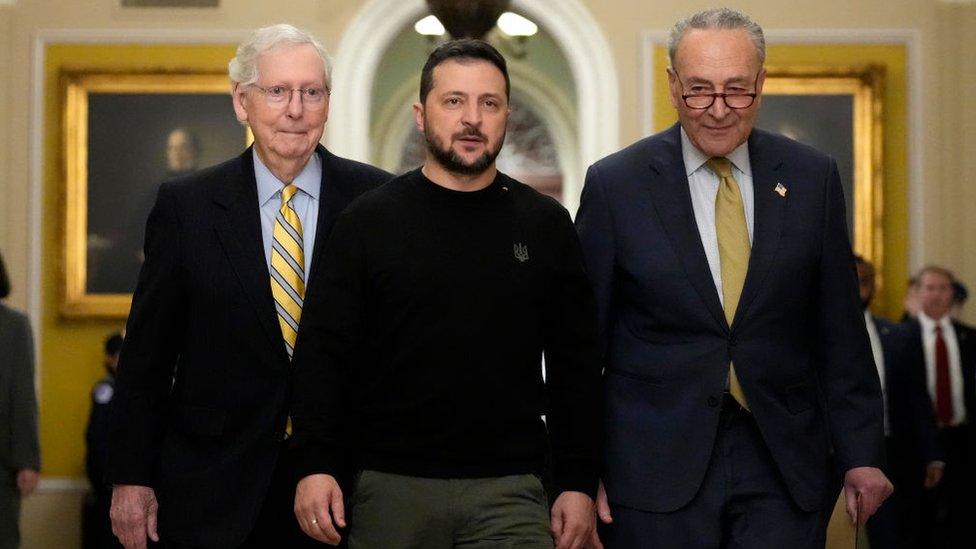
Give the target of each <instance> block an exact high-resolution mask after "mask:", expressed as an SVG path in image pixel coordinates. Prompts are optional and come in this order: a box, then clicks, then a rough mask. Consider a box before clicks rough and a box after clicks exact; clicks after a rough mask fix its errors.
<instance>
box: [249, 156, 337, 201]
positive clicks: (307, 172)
mask: <svg viewBox="0 0 976 549" xmlns="http://www.w3.org/2000/svg"><path fill="white" fill-rule="evenodd" d="M252 156H254V178H255V179H256V180H257V183H258V204H261V205H264V204H267V203H268V201H269V200H271V199H272V198H274V197H275V195H277V194H278V192H279V191H281V189H282V188H284V186H285V183H284V182H283V181H281V180H280V179H278V178H277V177H275V175H274V174H273V173H271V170H270V169H268V167H267V166H265V164H264V162H262V161H261V157H260V156H259V155H258V152H257V151H254V154H253V155H252ZM292 183H294V185H295V186H296V187H298V189H299V190H301V191H302V192H304V193H305V194H307V195H308V196H310V197H312V198H313V199H315V200H318V198H319V191H320V189H321V186H322V159H321V158H320V157H319V155H318V153H312V156H311V157H310V158H309V159H308V162H307V163H306V164H305V167H304V168H303V169H302V171H301V173H299V174H298V177H296V178H295V180H294V181H292Z"/></svg>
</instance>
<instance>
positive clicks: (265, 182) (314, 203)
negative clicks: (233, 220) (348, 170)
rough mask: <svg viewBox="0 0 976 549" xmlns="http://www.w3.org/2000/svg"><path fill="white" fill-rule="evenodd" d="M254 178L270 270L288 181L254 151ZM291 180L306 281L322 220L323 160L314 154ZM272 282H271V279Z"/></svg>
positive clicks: (263, 240)
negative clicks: (272, 169)
mask: <svg viewBox="0 0 976 549" xmlns="http://www.w3.org/2000/svg"><path fill="white" fill-rule="evenodd" d="M253 156H254V178H255V179H257V183H258V204H259V205H260V206H261V240H262V242H263V243H264V260H265V261H266V262H267V264H268V272H271V243H272V242H274V225H275V216H277V215H278V210H279V209H281V189H283V188H285V183H284V182H282V181H281V180H280V179H278V178H277V177H275V175H274V174H273V173H271V170H269V169H268V167H267V166H265V165H264V162H261V158H260V157H258V153H257V151H254V155H253ZM292 183H294V184H295V186H296V187H298V192H297V193H295V196H293V197H292V199H291V205H292V207H293V208H294V209H295V213H297V214H298V218H299V219H300V220H301V222H302V250H303V251H304V253H305V265H304V267H305V278H306V279H305V282H308V272H309V270H310V269H311V267H312V250H313V249H314V247H315V229H316V225H317V224H318V219H319V191H320V188H321V186H322V159H321V158H319V155H318V154H316V153H314V152H313V153H312V156H311V158H309V159H308V163H307V164H305V168H304V169H303V170H302V172H301V173H300V174H298V176H297V177H296V178H295V180H294V181H292ZM269 284H270V282H269Z"/></svg>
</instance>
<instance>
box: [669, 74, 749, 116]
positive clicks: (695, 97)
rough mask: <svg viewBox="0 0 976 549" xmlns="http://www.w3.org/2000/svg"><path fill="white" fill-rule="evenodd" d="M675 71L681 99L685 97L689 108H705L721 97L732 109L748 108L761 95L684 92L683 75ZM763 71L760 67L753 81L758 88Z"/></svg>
mask: <svg viewBox="0 0 976 549" xmlns="http://www.w3.org/2000/svg"><path fill="white" fill-rule="evenodd" d="M671 70H672V71H674V76H675V78H677V79H678V84H679V85H681V91H682V94H681V99H684V101H685V105H687V106H688V108H689V109H698V110H705V109H707V108H709V107H711V106H712V104H713V103H715V99H716V98H718V97H721V98H722V100H723V101H725V106H726V107H728V108H730V109H746V108H749V107H751V106H752V104H753V103H755V102H756V96H757V95H759V94H757V93H756V92H752V93H684V91H685V85H684V83H683V82H681V77H680V76H678V71H677V70H675V69H671ZM760 73H762V70H761V69H760V71H759V72H757V73H756V81H755V82H754V83H753V85H752V88H753V89H756V88H757V87H758V86H759V74H760Z"/></svg>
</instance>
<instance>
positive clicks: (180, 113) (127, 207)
mask: <svg viewBox="0 0 976 549" xmlns="http://www.w3.org/2000/svg"><path fill="white" fill-rule="evenodd" d="M61 89H62V106H63V111H62V117H63V118H62V125H63V139H64V149H63V150H64V153H63V167H64V187H63V189H64V192H63V217H62V220H63V233H62V234H63V237H62V248H63V249H62V253H61V256H62V260H63V263H62V273H61V275H62V276H61V279H62V292H61V297H62V299H61V306H60V311H61V314H62V315H63V316H65V317H69V318H104V319H124V318H125V317H126V316H127V315H128V312H129V307H130V306H131V303H132V293H131V291H132V289H134V287H135V282H136V280H135V278H137V273H138V266H139V264H141V259H139V258H138V257H137V255H138V254H139V253H141V245H142V242H141V238H136V235H137V234H138V235H140V236H141V233H142V228H143V227H144V223H145V216H146V214H147V213H148V210H149V208H150V207H151V204H152V201H153V200H154V197H155V190H156V189H157V188H158V185H159V184H160V183H162V181H164V180H165V179H167V178H169V177H172V176H173V175H174V174H175V173H178V172H172V171H167V170H169V169H170V166H171V165H172V164H171V162H170V160H169V159H168V158H167V154H168V153H167V152H166V148H167V141H168V139H169V138H170V137H172V135H170V134H171V133H173V132H176V131H184V132H185V133H187V134H189V135H192V136H193V139H192V143H193V145H194V146H193V149H195V151H196V154H197V155H198V156H199V157H200V158H199V159H198V160H197V161H195V162H194V163H193V167H192V169H197V168H201V167H204V166H206V165H211V164H216V163H218V162H221V161H223V160H226V159H228V158H230V157H232V156H234V155H236V154H240V152H241V150H242V149H243V146H245V145H246V144H247V143H248V142H249V141H250V138H249V132H248V131H247V130H246V129H245V128H244V127H243V126H241V125H240V123H239V122H238V121H237V120H236V118H235V116H234V113H233V110H232V107H231V101H230V93H229V92H230V83H229V81H228V78H227V75H226V73H223V72H70V71H66V72H64V73H62V75H61ZM165 128H170V129H169V130H168V132H164V133H160V132H161V131H163V130H165ZM201 143H202V145H201ZM157 153H158V154H157ZM194 158H196V157H194ZM160 166H163V168H162V169H160ZM183 168H185V166H184V167H183ZM98 226H108V227H110V228H109V229H97V228H96V227H98ZM100 230H101V231H102V232H104V233H107V236H106V234H99V231H100ZM133 273H136V274H133ZM113 276H114V277H115V279H112V278H111V277H113Z"/></svg>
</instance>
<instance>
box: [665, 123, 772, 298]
mask: <svg viewBox="0 0 976 549" xmlns="http://www.w3.org/2000/svg"><path fill="white" fill-rule="evenodd" d="M681 156H682V158H683V159H684V162H685V175H687V176H688V187H689V189H690V190H691V205H692V207H693V208H694V210H695V222H696V223H697V224H698V234H699V235H700V236H701V242H702V247H704V248H705V257H706V258H707V259H708V268H709V269H710V270H711V271H712V280H714V281H715V289H716V290H718V298H719V300H720V301H723V303H722V305H723V306H724V305H725V303H724V297H723V296H722V265H721V262H720V261H719V254H718V235H717V234H716V232H715V197H717V196H718V185H719V178H718V176H717V175H715V172H713V171H712V170H711V169H710V168H709V167H708V166H706V165H705V163H706V162H708V159H709V157H708V156H705V154H704V153H703V152H701V151H700V150H698V149H697V148H695V146H694V145H693V144H692V143H691V140H690V139H688V134H686V133H685V129H684V128H681ZM726 158H728V159H729V161H730V162H732V176H733V177H735V180H736V182H738V183H739V193H741V194H742V205H743V206H744V207H745V213H746V226H747V227H748V229H749V243H750V244H751V243H752V241H753V236H752V231H753V226H754V225H755V222H754V219H755V204H756V201H755V199H754V196H755V193H754V191H753V188H752V167H751V165H750V164H749V143H748V142H745V143H743V144H741V145H739V146H738V147H736V148H735V150H733V151H732V152H731V153H729V154H728V155H727V156H726Z"/></svg>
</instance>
